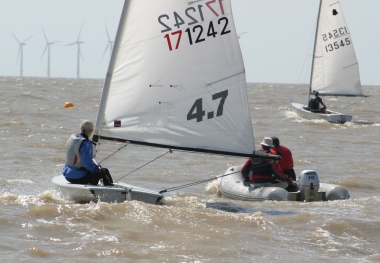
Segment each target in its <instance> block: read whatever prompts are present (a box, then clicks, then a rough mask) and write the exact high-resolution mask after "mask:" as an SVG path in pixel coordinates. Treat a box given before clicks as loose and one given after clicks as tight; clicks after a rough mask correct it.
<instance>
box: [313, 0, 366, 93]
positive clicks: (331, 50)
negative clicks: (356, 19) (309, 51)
mask: <svg viewBox="0 0 380 263" xmlns="http://www.w3.org/2000/svg"><path fill="white" fill-rule="evenodd" d="M312 68H313V69H312V75H311V86H310V91H313V90H317V91H319V93H320V95H337V96H339V95H341V96H362V95H363V94H362V87H361V83H360V76H359V66H358V61H357V59H356V55H355V51H354V45H353V42H352V38H351V34H350V31H349V29H348V27H347V24H346V21H345V19H344V16H343V12H342V9H341V7H340V4H339V1H338V0H321V3H320V10H319V19H318V25H317V32H316V40H315V47H314V56H313V66H312Z"/></svg>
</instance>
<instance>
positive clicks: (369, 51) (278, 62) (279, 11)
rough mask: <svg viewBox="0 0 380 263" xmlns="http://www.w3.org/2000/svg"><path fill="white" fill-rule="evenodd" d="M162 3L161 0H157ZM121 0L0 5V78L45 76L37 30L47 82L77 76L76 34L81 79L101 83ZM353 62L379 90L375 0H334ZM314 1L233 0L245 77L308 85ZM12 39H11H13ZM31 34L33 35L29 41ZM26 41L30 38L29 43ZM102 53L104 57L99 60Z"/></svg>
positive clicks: (379, 24)
mask: <svg viewBox="0 0 380 263" xmlns="http://www.w3.org/2000/svg"><path fill="white" fill-rule="evenodd" d="M155 1H165V0H155ZM123 3H124V1H123V0H1V1H0V76H19V75H20V63H19V61H17V58H18V51H19V44H18V42H17V40H16V39H15V37H14V36H16V38H17V39H18V40H19V41H20V42H23V41H25V40H27V41H26V42H25V43H26V45H25V46H24V49H23V52H24V55H23V59H24V63H23V75H24V76H32V77H45V76H47V53H45V54H44V56H42V55H43V52H44V49H45V47H46V40H45V38H44V34H43V30H44V31H45V33H46V36H47V38H48V41H49V42H53V41H60V42H56V43H54V44H53V45H51V67H50V75H51V77H63V78H76V74H77V73H76V71H77V62H76V56H77V46H76V45H72V46H66V45H68V44H70V43H73V42H75V41H77V38H78V35H79V32H80V29H81V27H82V30H81V34H80V41H83V44H82V45H81V52H82V56H83V59H82V60H81V62H80V63H81V65H80V77H81V78H97V79H104V78H105V76H106V71H107V67H108V61H109V53H108V52H106V53H104V52H105V50H106V47H107V44H108V37H107V30H106V27H107V28H108V33H109V36H110V38H111V40H114V38H115V35H116V31H117V26H118V23H119V19H120V15H121V11H122V7H123ZM340 3H341V7H342V10H343V12H344V16H345V19H346V22H347V24H348V27H349V29H350V31H351V37H352V40H353V44H354V47H355V51H356V55H357V58H358V61H359V70H360V75H361V82H362V84H363V85H380V15H379V12H380V0H340ZM318 8H319V0H232V9H233V15H234V20H235V25H236V30H237V33H238V34H241V35H240V39H239V43H240V46H241V50H242V54H243V59H244V64H245V69H246V76H247V81H248V82H254V83H293V84H304V83H309V81H310V69H311V56H312V48H313V44H314V34H315V27H316V21H317V14H318ZM13 34H14V36H13ZM29 37H31V38H29ZM28 38H29V39H28ZM103 54H104V57H103Z"/></svg>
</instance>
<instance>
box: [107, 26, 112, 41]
mask: <svg viewBox="0 0 380 263" xmlns="http://www.w3.org/2000/svg"><path fill="white" fill-rule="evenodd" d="M106 32H107V37H108V41H111V39H110V34H108V28H107V23H106Z"/></svg>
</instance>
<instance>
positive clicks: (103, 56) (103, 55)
mask: <svg viewBox="0 0 380 263" xmlns="http://www.w3.org/2000/svg"><path fill="white" fill-rule="evenodd" d="M109 46H110V43H108V45H107V47H106V50H104V53H103V56H102V60H101V61H100V62H102V61H103V58H104V55H105V54H106V52H107V50H108V47H109Z"/></svg>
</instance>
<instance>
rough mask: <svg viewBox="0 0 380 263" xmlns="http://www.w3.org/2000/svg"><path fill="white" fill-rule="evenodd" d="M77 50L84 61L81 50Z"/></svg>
mask: <svg viewBox="0 0 380 263" xmlns="http://www.w3.org/2000/svg"><path fill="white" fill-rule="evenodd" d="M78 50H79V55H80V57H81V58H82V59H83V61H84V58H83V55H82V51H80V48H79V49H78Z"/></svg>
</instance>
